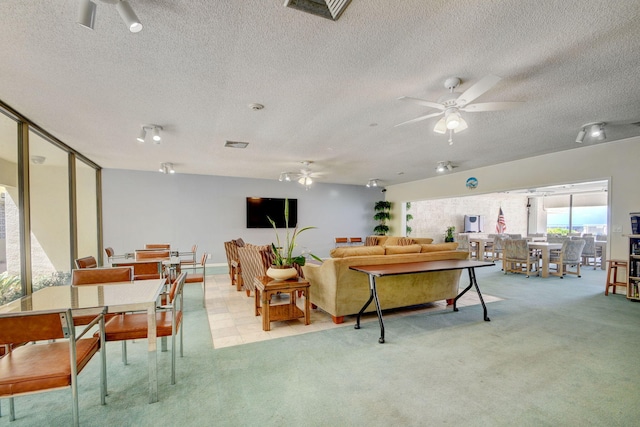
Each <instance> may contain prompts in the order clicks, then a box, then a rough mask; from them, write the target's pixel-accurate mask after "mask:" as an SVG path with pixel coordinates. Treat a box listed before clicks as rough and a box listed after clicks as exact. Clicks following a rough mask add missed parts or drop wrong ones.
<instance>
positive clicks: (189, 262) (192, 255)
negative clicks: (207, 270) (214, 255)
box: [178, 245, 198, 268]
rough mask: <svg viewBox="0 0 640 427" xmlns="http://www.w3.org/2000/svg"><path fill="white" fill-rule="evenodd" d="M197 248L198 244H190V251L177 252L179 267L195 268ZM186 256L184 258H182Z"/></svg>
mask: <svg viewBox="0 0 640 427" xmlns="http://www.w3.org/2000/svg"><path fill="white" fill-rule="evenodd" d="M197 250H198V245H193V246H191V252H178V256H179V257H180V267H181V268H196V266H197V262H196V251H197ZM182 257H186V258H182Z"/></svg>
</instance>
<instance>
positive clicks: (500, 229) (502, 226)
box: [496, 208, 507, 234]
mask: <svg viewBox="0 0 640 427" xmlns="http://www.w3.org/2000/svg"><path fill="white" fill-rule="evenodd" d="M505 231H507V223H506V222H505V221H504V214H503V213H502V208H500V213H499V214H498V222H497V223H496V233H498V234H503V233H504V232H505Z"/></svg>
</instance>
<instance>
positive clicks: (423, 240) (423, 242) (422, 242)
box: [411, 237, 433, 245]
mask: <svg viewBox="0 0 640 427" xmlns="http://www.w3.org/2000/svg"><path fill="white" fill-rule="evenodd" d="M411 239H412V240H413V243H417V244H419V245H426V244H427V243H433V239H432V238H431V237H412V238H411Z"/></svg>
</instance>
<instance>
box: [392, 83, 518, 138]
mask: <svg viewBox="0 0 640 427" xmlns="http://www.w3.org/2000/svg"><path fill="white" fill-rule="evenodd" d="M500 80H502V78H501V77H498V76H494V75H488V76H485V77H484V78H482V80H480V81H479V82H477V83H476V84H474V85H473V86H471V87H470V88H469V89H467V90H465V91H464V92H462V93H460V92H455V89H456V88H457V87H458V86H460V83H461V81H460V78H458V77H450V78H448V79H447V80H445V82H444V86H445V87H446V88H447V89H449V93H448V94H446V95H444V96H441V97H440V98H439V99H438V100H437V101H436V102H432V101H427V100H424V99H420V98H412V97H409V96H403V97H401V98H398V99H399V100H400V101H412V102H415V103H416V104H419V105H422V106H425V107H429V108H435V109H438V110H440V111H438V112H437V113H431V114H426V115H424V116H420V117H416V118H415V119H411V120H407V121H406V122H402V123H399V124H397V125H396V126H402V125H406V124H410V123H416V122H420V121H422V120H426V119H429V118H431V117H437V116H440V115H444V117H442V118H441V119H440V120H438V122H437V123H436V125H435V127H434V128H433V131H434V132H436V133H441V134H445V133H446V132H447V130H448V131H449V134H450V137H449V143H450V144H452V140H451V134H452V133H453V132H455V133H458V132H461V131H463V130H465V129H466V128H467V127H468V126H467V122H466V121H465V120H464V118H462V115H461V114H460V112H465V113H475V112H482V111H498V110H506V109H509V108H513V107H515V106H517V105H519V104H521V102H508V101H503V102H482V103H478V104H471V102H472V101H474V100H475V99H476V98H478V97H479V96H480V95H482V94H484V93H485V92H486V91H488V90H489V89H491V88H492V87H494V86H495V85H496V84H498V82H499V81H500Z"/></svg>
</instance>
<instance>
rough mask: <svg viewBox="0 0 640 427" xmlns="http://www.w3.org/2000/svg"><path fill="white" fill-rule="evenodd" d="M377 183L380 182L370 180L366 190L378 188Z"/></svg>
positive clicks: (376, 179)
mask: <svg viewBox="0 0 640 427" xmlns="http://www.w3.org/2000/svg"><path fill="white" fill-rule="evenodd" d="M378 181H380V180H379V179H378V178H373V179H370V180H369V181H368V182H367V187H368V188H371V187H377V186H378Z"/></svg>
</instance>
